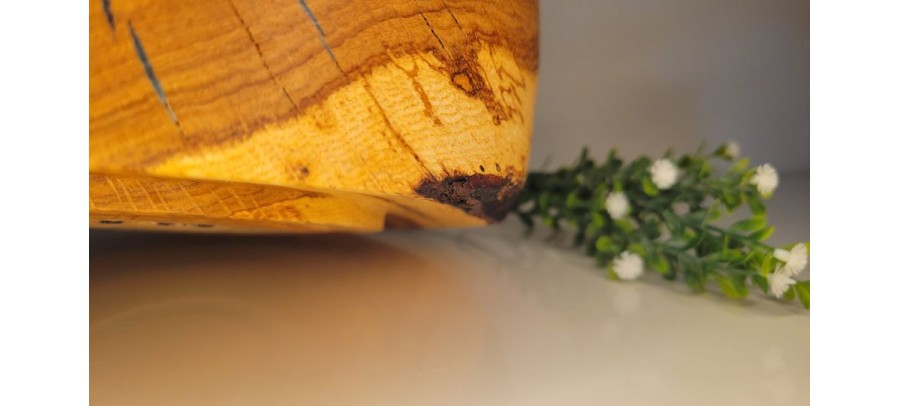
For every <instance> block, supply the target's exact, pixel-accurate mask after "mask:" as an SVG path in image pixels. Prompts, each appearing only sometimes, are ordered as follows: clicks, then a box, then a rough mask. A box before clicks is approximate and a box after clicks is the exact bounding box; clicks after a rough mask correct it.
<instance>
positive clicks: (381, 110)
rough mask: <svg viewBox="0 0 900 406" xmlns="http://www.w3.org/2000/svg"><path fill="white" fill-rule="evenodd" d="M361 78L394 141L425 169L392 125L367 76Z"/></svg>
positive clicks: (420, 160)
mask: <svg viewBox="0 0 900 406" xmlns="http://www.w3.org/2000/svg"><path fill="white" fill-rule="evenodd" d="M361 77H362V79H363V87H364V88H365V89H366V93H369V97H371V98H372V101H373V102H375V106H376V107H378V112H379V114H381V119H382V120H384V123H385V124H386V125H387V127H388V129H389V130H391V133H392V134H393V136H394V139H395V140H397V142H399V143H400V145H402V146H403V148H404V149H406V151H407V152H409V154H410V155H412V156H413V158H415V160H416V162H418V163H419V166H421V167H422V168H425V164H424V163H423V162H422V159H421V158H419V154H417V153H416V151H415V150H414V149H413V148H412V147H411V146H410V145H409V143H407V142H406V139H404V138H403V136H402V135H400V133H399V132H397V130H396V129H394V126H393V125H391V121H390V120H388V116H387V113H385V112H384V107H381V103H379V102H378V99H377V98H376V97H375V93H373V92H372V85H371V84H369V79H367V78H366V77H365V76H361Z"/></svg>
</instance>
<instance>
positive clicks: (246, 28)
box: [228, 0, 302, 114]
mask: <svg viewBox="0 0 900 406" xmlns="http://www.w3.org/2000/svg"><path fill="white" fill-rule="evenodd" d="M228 3H229V4H231V10H233V11H234V15H235V16H237V18H238V20H239V21H240V22H241V27H244V31H245V32H246V33H247V37H248V38H250V42H252V43H253V46H254V47H255V48H256V54H257V55H258V56H259V60H260V61H261V62H262V65H263V67H264V68H266V72H268V74H269V79H271V80H272V82H273V83H275V85H276V86H278V87H280V88H281V92H282V93H284V96H285V97H287V99H288V101H290V102H291V106H294V111H296V112H297V114H302V112H301V111H300V107H298V106H297V102H295V101H294V99H293V98H292V97H291V95H290V94H288V91H287V89H285V88H284V85H282V84H281V83H280V82H278V79H277V78H276V77H275V74H273V73H272V69H271V68H270V67H269V64H268V63H267V62H266V58H265V57H263V53H262V49H261V48H260V47H259V42H257V41H256V38H254V37H253V33H252V32H250V27H249V26H247V22H246V21H244V17H242V16H241V13H240V12H239V11H238V9H237V6H235V4H234V0H229V1H228Z"/></svg>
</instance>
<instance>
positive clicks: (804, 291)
mask: <svg viewBox="0 0 900 406" xmlns="http://www.w3.org/2000/svg"><path fill="white" fill-rule="evenodd" d="M794 290H796V291H797V297H799V298H800V303H803V307H805V308H807V309H809V281H799V282H797V283H795V284H794Z"/></svg>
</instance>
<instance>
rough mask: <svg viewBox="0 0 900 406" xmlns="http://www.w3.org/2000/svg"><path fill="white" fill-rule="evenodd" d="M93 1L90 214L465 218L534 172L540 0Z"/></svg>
mask: <svg viewBox="0 0 900 406" xmlns="http://www.w3.org/2000/svg"><path fill="white" fill-rule="evenodd" d="M90 4H91V6H90V11H91V12H90V18H91V20H90V24H91V32H90V46H91V56H90V61H91V63H90V65H91V66H90V74H91V77H90V79H91V80H90V117H91V123H90V171H91V185H90V188H91V224H92V226H96V227H119V228H122V227H128V228H152V229H156V228H159V227H164V226H160V225H159V223H175V224H178V225H183V227H182V228H181V229H185V230H196V231H217V230H227V231H240V230H245V231H278V230H288V231H323V230H332V229H340V230H345V231H377V230H380V229H382V227H383V226H384V224H385V219H386V218H387V219H388V220H389V221H388V225H389V226H414V227H431V226H470V225H479V224H485V223H487V222H490V221H492V220H497V219H499V218H502V216H503V214H505V211H506V207H508V205H509V203H510V202H511V201H512V199H514V197H515V194H516V192H517V191H518V189H519V187H520V185H521V183H522V181H523V178H524V171H525V168H526V167H527V159H528V150H529V144H530V135H531V124H532V117H533V109H534V98H535V88H536V80H537V35H538V31H537V5H536V4H535V2H533V1H528V0H521V1H500V0H497V1H493V2H491V1H452V0H437V1H431V0H428V1H426V0H422V1H413V0H404V1H361V0H353V1H347V0H318V1H317V0H267V1H249V0H246V1H245V0H231V1H227V0H226V1H223V0H199V1H187V2H185V1H174V0H163V1H158V0H154V1H151V0H118V1H116V0H111V1H92V2H91V3H90ZM311 196H315V197H311ZM254 200H255V202H254ZM326 213H327V214H326ZM200 224H202V225H204V226H198V225H200ZM168 229H171V228H168Z"/></svg>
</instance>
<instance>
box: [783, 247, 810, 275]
mask: <svg viewBox="0 0 900 406" xmlns="http://www.w3.org/2000/svg"><path fill="white" fill-rule="evenodd" d="M775 258H778V260H779V261H781V262H784V265H783V266H782V268H783V269H784V271H785V272H786V273H787V274H788V275H789V276H796V275H797V274H798V273H800V272H802V271H803V268H806V264H807V263H808V262H809V254H808V253H807V252H806V244H797V245H795V246H794V247H793V248H791V250H790V251H788V250H783V249H781V248H776V249H775Z"/></svg>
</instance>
